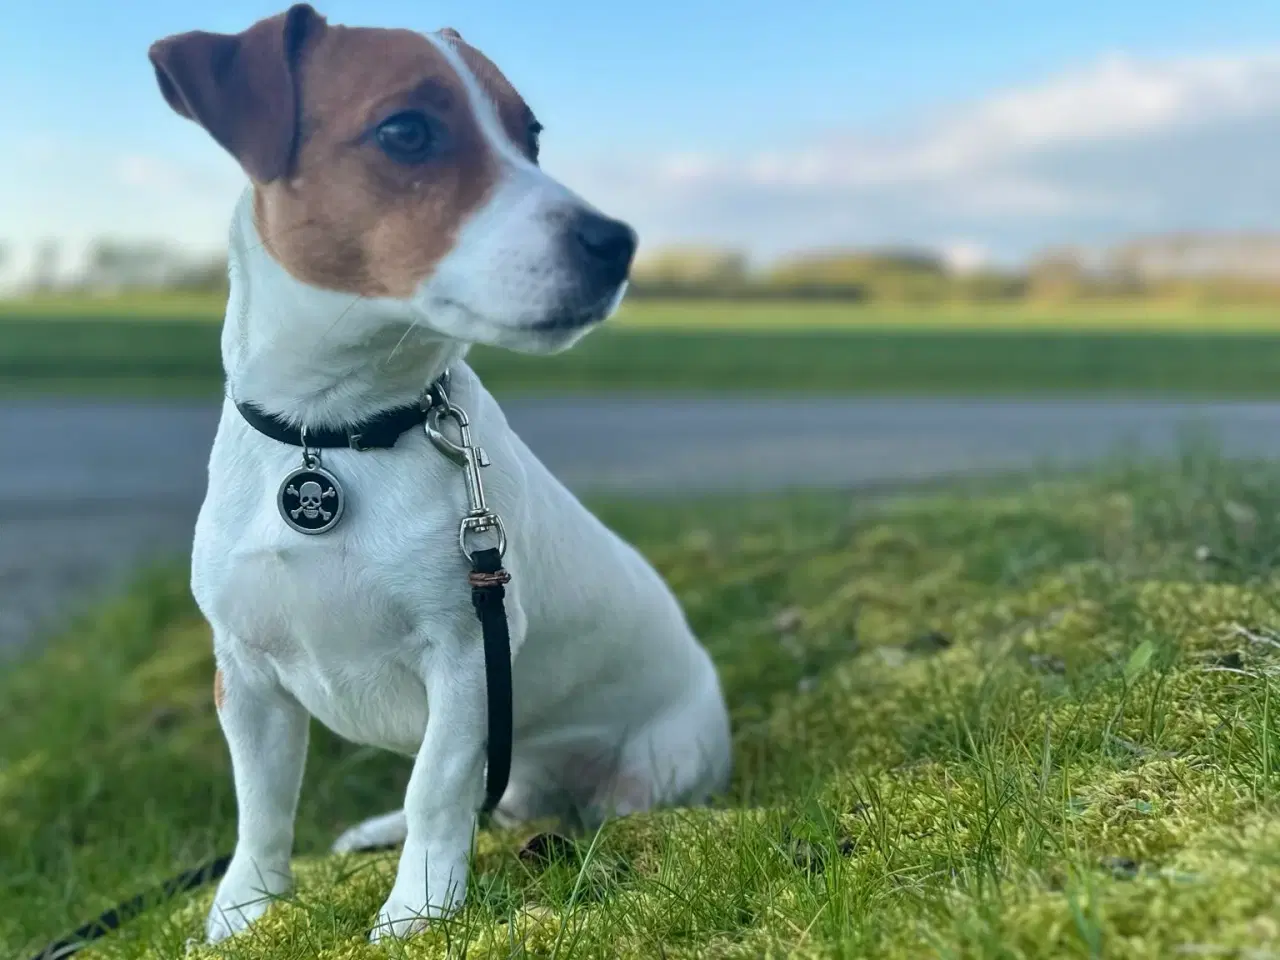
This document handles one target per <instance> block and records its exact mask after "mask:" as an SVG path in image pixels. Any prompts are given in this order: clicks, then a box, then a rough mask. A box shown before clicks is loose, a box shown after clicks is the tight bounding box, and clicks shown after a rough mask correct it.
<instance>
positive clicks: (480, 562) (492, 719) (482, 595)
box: [468, 547, 514, 819]
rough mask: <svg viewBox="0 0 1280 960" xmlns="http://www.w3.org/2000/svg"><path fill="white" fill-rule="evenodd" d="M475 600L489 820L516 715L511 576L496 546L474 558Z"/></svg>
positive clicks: (507, 763) (506, 767)
mask: <svg viewBox="0 0 1280 960" xmlns="http://www.w3.org/2000/svg"><path fill="white" fill-rule="evenodd" d="M468 579H469V580H470V581H471V604H472V606H474V607H475V608H476V616H477V617H478V618H479V619H480V631H481V633H482V634H483V635H484V682H485V695H486V697H487V699H488V714H489V739H488V744H487V750H488V754H489V764H488V771H487V772H486V774H485V790H484V806H483V807H481V808H480V813H481V815H482V816H484V817H485V818H486V819H487V818H488V816H489V814H491V813H493V811H494V809H495V808H496V807H497V806H498V803H499V802H500V801H501V800H502V795H503V794H504V793H505V792H506V790H507V779H508V778H509V777H510V776H511V739H512V730H513V726H514V718H513V717H512V712H511V706H512V704H511V634H510V633H509V632H508V630H507V609H506V604H505V603H504V597H505V596H506V588H505V585H506V584H507V583H510V582H511V574H509V573H507V571H505V570H503V569H502V554H501V553H500V552H499V551H498V550H497V549H495V548H492V547H490V548H489V549H487V550H477V551H476V552H475V554H473V555H472V558H471V576H470V577H469V578H468Z"/></svg>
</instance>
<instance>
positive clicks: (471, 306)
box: [150, 4, 731, 941]
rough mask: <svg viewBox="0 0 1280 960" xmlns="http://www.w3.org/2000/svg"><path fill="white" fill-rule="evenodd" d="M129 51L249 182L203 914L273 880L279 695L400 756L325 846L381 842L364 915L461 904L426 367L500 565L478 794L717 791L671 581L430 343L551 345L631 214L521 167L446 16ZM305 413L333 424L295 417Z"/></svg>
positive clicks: (475, 637)
mask: <svg viewBox="0 0 1280 960" xmlns="http://www.w3.org/2000/svg"><path fill="white" fill-rule="evenodd" d="M150 59H151V63H152V65H153V66H154V68H155V72H156V78H157V81H158V83H159V86H160V90H161V92H162V93H163V95H164V98H165V100H166V101H167V102H168V104H169V106H170V107H172V108H173V109H174V110H175V111H176V112H177V113H178V114H180V115H181V116H183V117H186V118H188V119H190V120H192V121H194V122H195V123H197V124H199V125H200V126H201V127H203V128H204V129H205V130H206V131H207V132H208V133H209V135H210V136H212V137H213V139H214V140H216V141H217V142H218V143H219V144H220V145H221V146H222V147H223V148H224V149H225V150H227V151H228V152H229V153H230V154H231V155H232V156H233V157H234V158H235V159H236V160H237V161H238V162H239V164H240V166H241V167H242V168H243V170H244V172H245V174H247V176H248V179H249V181H250V184H249V187H248V189H247V190H246V191H245V193H244V195H243V196H242V198H241V200H240V201H239V204H238V206H237V207H236V210H235V214H234V217H233V221H232V225H231V231H230V254H229V270H228V272H229V279H230V297H229V301H228V306H227V312H226V321H225V325H224V327H223V332H222V358H223V363H224V366H225V371H226V391H227V398H226V400H225V402H224V404H223V409H222V417H221V421H220V423H219V425H218V431H217V436H216V438H215V440H214V444H213V449H212V453H211V456H210V461H209V486H208V491H207V494H206V497H205V500H204V503H203V506H202V507H201V510H200V514H199V518H198V520H197V522H196V527H195V538H194V546H193V553H192V575H191V585H192V592H193V594H194V596H195V598H196V601H197V603H198V604H199V607H200V609H201V611H202V613H203V614H204V616H205V617H206V618H207V620H208V621H209V623H210V625H211V626H212V630H213V644H214V651H215V658H216V662H217V669H218V672H217V675H216V677H215V691H214V697H215V701H216V703H217V708H218V716H219V719H220V723H221V726H222V729H223V732H224V734H225V737H226V741H227V745H228V748H229V751H230V754H231V761H232V767H233V772H234V780H235V790H236V801H237V808H238V832H237V842H236V846H235V851H234V855H233V857H232V860H231V863H230V866H229V867H228V870H227V873H226V875H225V876H224V877H223V879H222V881H221V884H220V885H219V887H218V890H217V894H216V897H215V900H214V905H213V909H212V911H211V913H210V915H209V919H208V923H207V928H206V933H207V937H208V939H209V940H210V941H217V940H221V939H222V938H224V937H227V936H229V935H232V934H234V933H236V932H238V931H240V930H242V929H244V928H245V927H246V926H248V925H249V924H251V923H252V922H253V921H254V920H255V919H256V918H258V917H259V916H260V915H262V913H263V912H264V911H265V910H266V909H267V906H268V903H269V899H270V898H271V897H272V896H274V895H279V894H281V893H283V892H285V891H287V890H288V889H289V887H290V884H291V872H290V856H291V850H292V845H293V821H294V816H295V811H296V807H297V802H298V794H299V790H300V784H301V781H302V774H303V765H304V758H305V755H306V750H307V737H308V726H309V717H310V716H314V717H316V718H317V719H318V720H320V721H321V722H322V723H323V724H325V726H327V727H328V728H329V729H331V730H333V731H334V732H335V733H337V734H338V735H339V736H342V737H344V738H346V739H349V740H352V741H355V742H357V743H362V744H369V745H373V746H376V747H380V748H384V749H387V750H392V751H396V752H398V753H402V754H405V755H407V756H410V757H413V769H412V773H411V775H410V777H409V783H408V788H407V790H406V793H405V797H404V801H403V809H402V810H400V811H397V812H394V813H390V814H386V815H384V816H380V817H376V818H374V819H371V820H368V821H366V822H365V823H363V824H360V825H358V826H355V827H353V828H352V829H350V830H348V831H347V832H346V833H345V834H343V836H341V837H340V838H339V839H338V841H337V843H336V844H335V849H337V850H356V849H362V848H367V847H372V846H384V845H394V844H401V843H402V844H403V852H402V855H401V857H400V861H399V866H398V869H397V874H396V879H395V882H394V885H393V887H392V890H391V893H390V895H389V896H388V898H387V900H386V902H385V904H383V906H382V907H381V909H380V910H379V911H378V916H377V917H376V918H375V920H374V924H373V932H372V934H371V937H372V939H375V940H377V939H380V938H383V937H386V936H403V935H407V934H410V933H413V932H415V931H417V930H419V929H421V928H422V926H423V924H424V923H426V922H427V921H428V920H429V919H430V918H432V917H440V916H447V915H448V914H450V913H451V912H453V911H454V910H456V909H457V908H458V907H459V906H460V905H461V903H462V902H463V899H464V897H465V894H466V886H467V872H468V860H469V856H470V851H471V844H472V841H473V832H474V829H475V828H476V825H477V817H478V809H479V807H480V804H481V797H482V794H483V791H484V777H485V766H486V763H485V760H486V672H485V659H484V650H483V644H482V642H481V629H480V625H479V624H478V623H477V619H476V616H475V612H474V611H473V610H472V608H471V597H470V594H469V591H468V589H467V582H468V570H467V566H466V560H465V558H464V556H463V555H462V554H460V552H459V549H458V547H459V519H460V518H462V517H465V516H467V515H468V511H469V509H471V508H474V506H475V502H474V498H472V500H471V501H470V503H469V502H468V494H469V493H471V492H472V489H471V487H472V484H471V483H470V482H469V480H468V482H467V483H464V477H463V473H464V471H463V470H460V468H459V465H458V462H455V460H454V459H450V457H448V456H445V455H443V454H442V452H441V450H442V449H444V448H445V447H448V446H449V443H448V442H447V441H446V442H445V443H444V445H443V446H442V445H441V443H439V442H433V441H439V440H440V438H439V436H438V435H437V436H435V437H433V436H431V435H430V426H431V423H430V420H427V421H426V422H425V423H424V417H423V416H421V415H418V414H420V413H421V411H422V410H423V408H424V406H427V403H425V402H424V399H423V398H424V396H427V395H428V391H429V390H432V389H435V388H433V387H432V385H433V384H439V383H440V382H441V381H440V378H441V377H442V375H444V374H445V373H446V371H448V373H449V379H448V381H447V383H448V395H447V399H446V400H445V401H444V402H445V403H446V404H447V405H449V406H448V409H447V411H446V412H449V413H452V414H454V420H455V422H456V424H457V425H458V426H459V427H462V426H463V424H466V425H467V426H468V428H469V430H470V432H471V434H470V435H471V436H473V437H474V438H475V440H474V442H476V443H478V442H480V441H483V444H484V447H485V450H486V452H487V454H488V458H485V457H484V455H483V454H480V453H479V451H478V450H475V451H474V452H475V453H476V454H478V459H479V466H484V467H485V469H484V471H483V472H484V481H485V489H486V490H487V494H488V498H489V501H488V502H489V503H491V504H492V507H493V513H495V514H497V515H498V516H499V517H501V518H502V521H503V522H504V523H505V532H506V541H507V543H506V554H505V564H504V566H505V569H506V571H508V572H509V574H510V577H511V580H510V584H509V586H508V587H507V588H506V603H507V618H508V624H509V629H510V656H511V658H512V663H511V666H510V669H511V671H512V674H513V676H514V681H513V684H514V693H513V701H512V702H513V711H514V722H513V724H512V730H513V735H512V743H513V746H512V748H511V760H510V762H511V766H510V777H509V780H508V785H507V788H506V790H505V792H503V793H502V794H501V802H500V803H499V804H498V805H497V809H496V811H495V813H494V815H495V818H496V819H497V820H498V822H499V823H502V824H507V825H510V824H514V823H520V822H527V821H530V820H533V819H540V818H544V817H557V818H563V819H566V820H569V821H571V822H576V823H578V824H579V825H582V824H592V823H599V822H601V821H602V819H603V818H604V817H606V816H609V815H624V814H627V813H631V812H635V811H641V810H647V809H651V808H653V807H655V806H658V805H664V804H673V803H690V804H692V803H701V802H704V801H706V800H707V799H709V798H710V796H712V795H713V794H715V793H716V792H718V791H720V790H721V789H723V788H724V787H725V786H726V785H727V781H728V777H729V775H730V766H731V747H730V732H729V721H728V715H727V712H726V709H725V704H724V699H723V696H722V692H721V686H720V682H719V679H718V677H717V675H716V672H715V669H714V667H713V665H712V663H711V660H710V658H709V657H708V656H707V653H706V652H705V650H704V649H703V648H702V646H701V645H700V644H699V643H698V641H697V640H696V639H695V638H694V636H693V634H692V633H691V631H690V628H689V626H688V624H687V622H686V619H685V617H684V614H683V612H682V611H681V609H680V607H679V605H678V604H677V601H676V600H675V598H674V597H673V596H672V594H671V592H670V591H669V590H668V588H667V586H666V585H665V584H664V583H663V581H662V580H661V578H660V577H659V575H658V574H657V573H656V572H655V571H654V570H653V568H652V567H651V566H650V565H649V564H648V563H647V562H646V561H645V560H644V559H643V558H642V557H641V556H640V554H639V553H638V552H637V551H636V550H634V549H633V548H632V547H631V546H630V545H628V544H627V543H625V542H624V541H622V540H621V539H620V538H619V537H617V536H616V535H615V534H614V533H613V532H611V531H610V530H609V529H607V528H606V527H605V526H604V525H602V524H601V523H600V522H599V521H598V520H597V519H596V518H595V517H594V516H593V515H592V514H591V513H589V512H588V511H587V510H586V508H584V507H583V506H582V505H581V504H580V503H579V502H578V500H577V499H575V498H574V496H573V495H572V494H571V493H569V492H568V490H566V488H565V487H563V486H562V485H561V484H560V483H559V482H558V481H557V480H556V479H555V478H554V477H553V476H552V475H551V474H550V473H549V472H548V471H547V469H546V468H545V467H544V466H543V464H542V463H541V462H540V461H539V460H538V459H537V458H536V457H535V456H534V455H533V454H532V453H531V452H530V451H529V449H528V448H527V447H526V446H525V445H524V443H523V442H522V441H521V440H520V438H519V437H517V436H516V434H515V433H513V432H512V430H511V428H510V427H509V426H508V424H507V421H506V419H505V417H504V416H503V413H502V411H501V410H500V409H499V407H498V404H497V403H496V402H495V400H494V398H493V397H492V396H491V395H490V394H489V392H488V391H487V390H486V389H485V388H484V387H483V386H482V385H481V384H480V383H479V381H478V380H477V379H476V377H475V375H474V374H473V373H472V371H471V370H470V369H469V368H468V366H467V365H466V363H465V362H464V357H465V355H466V353H467V350H468V346H469V345H470V344H472V343H487V344H494V345H498V346H501V347H505V348H509V349H513V350H517V351H521V352H525V353H553V352H557V351H560V350H563V349H566V348H568V347H569V346H570V345H572V344H573V343H574V342H576V341H577V340H578V339H580V338H581V337H582V336H583V335H584V334H585V333H586V332H587V331H588V330H589V329H590V328H592V327H593V326H594V325H595V324H597V323H599V322H600V321H602V320H604V319H605V318H606V317H608V316H609V315H610V314H611V313H612V312H613V311H614V310H615V308H616V307H617V305H618V303H619V301H620V300H621V298H622V295H623V292H624V290H625V287H626V282H627V276H628V272H629V270H630V264H631V261H632V257H633V255H634V252H635V247H636V236H635V233H634V232H633V231H632V229H631V228H630V227H629V226H627V225H626V224H623V223H620V222H618V221H616V220H611V219H608V218H606V217H604V216H603V215H602V214H601V213H600V212H599V211H597V210H596V209H595V208H593V207H592V206H590V205H589V204H588V203H587V202H586V201H584V200H583V199H581V198H580V197H578V196H577V195H576V194H574V193H573V192H571V191H570V190H568V189H567V188H566V187H564V186H562V185H561V184H560V183H558V182H557V181H556V180H554V179H552V177H550V176H549V175H547V174H546V173H545V172H544V171H543V170H542V169H541V168H540V167H539V166H538V133H539V131H540V129H541V128H540V125H539V124H538V122H537V120H536V119H535V118H534V115H533V113H532V111H531V110H530V109H529V107H528V106H527V105H526V104H525V102H524V101H523V100H522V99H521V97H520V95H519V94H517V93H516V91H515V90H514V89H513V88H512V86H511V84H510V83H509V82H508V81H507V79H506V78H505V77H504V76H503V75H502V73H501V72H500V71H499V70H498V69H497V67H495V66H494V65H493V64H492V63H491V62H490V61H489V60H488V59H486V58H485V57H484V56H483V55H482V54H481V53H480V52H479V51H477V50H476V49H475V48H474V47H471V46H469V45H468V44H467V43H465V42H464V41H463V40H462V38H461V37H460V36H459V35H458V33H457V32H456V31H453V30H447V29H446V30H441V31H439V32H438V33H435V34H422V33H416V32H412V31H409V30H386V29H366V28H351V27H344V26H338V25H333V24H329V23H327V22H326V20H325V19H324V17H322V16H321V15H319V14H318V13H316V12H315V10H313V9H312V8H311V7H310V6H307V5H305V4H300V5H295V6H293V7H291V8H290V9H289V10H288V11H287V12H285V13H283V14H280V15H278V16H274V17H270V18H268V19H265V20H262V21H260V22H258V23H256V24H254V25H253V26H251V27H249V28H248V29H247V30H245V31H244V32H242V33H239V34H233V35H232V34H214V33H207V32H201V31H197V32H191V33H184V34H179V35H176V36H172V37H168V38H166V39H163V40H160V41H158V42H157V43H156V44H154V45H153V46H152V48H151V50H150ZM462 411H465V414H464V413H462ZM406 424H408V425H409V426H410V427H412V426H414V425H417V426H418V427H419V429H406V427H405V425H406ZM424 426H425V427H426V428H427V429H425V430H424V429H421V427H424ZM402 431H403V432H402ZM335 435H336V436H337V437H338V438H339V439H340V441H341V443H342V447H339V446H338V445H337V443H327V442H323V438H325V437H330V438H332V437H333V436H335ZM285 437H289V438H291V439H288V440H286V439H285ZM362 437H363V439H362ZM348 440H349V441H350V442H349V443H348V442H347V441H348ZM468 442H471V441H469V440H468V439H467V436H465V435H464V436H462V438H461V439H460V440H458V441H456V442H454V443H453V448H454V449H455V450H457V449H460V447H461V446H465V445H466V444H467V443H468ZM469 455H470V454H468V456H469ZM459 462H460V461H459ZM490 462H491V464H492V465H491V466H490V465H489V463H490ZM473 472H474V473H476V474H478V473H479V471H478V470H474V471H473ZM472 512H474V510H473V511H472ZM478 529H484V527H483V525H481V528H478ZM473 532H474V531H473ZM489 532H492V529H491V528H489ZM463 539H464V548H465V539H466V531H464V535H463ZM501 662H503V665H504V669H506V667H507V664H506V661H505V658H504V659H503V660H502V661H501Z"/></svg>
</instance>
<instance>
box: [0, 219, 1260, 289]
mask: <svg viewBox="0 0 1280 960" xmlns="http://www.w3.org/2000/svg"><path fill="white" fill-rule="evenodd" d="M7 259H9V258H8V257H7V256H6V252H5V250H4V249H3V248H0V271H2V270H3V268H4V265H5V264H4V261H6V260H7ZM25 286H26V288H27V289H28V290H30V291H33V292H37V293H38V292H45V291H50V290H53V289H59V290H62V291H79V292H84V293H89V294H98V295H112V294H120V293H126V292H141V291H156V290H166V291H178V292H187V293H192V294H201V293H207V294H210V295H225V293H226V289H227V264H226V258H225V256H223V255H217V256H206V257H199V258H191V257H189V256H184V255H183V254H182V253H181V252H179V251H177V250H175V249H173V248H172V247H170V246H167V245H166V244H164V243H160V242H153V243H137V242H121V241H114V240H106V239H104V240H99V241H97V242H96V243H94V244H92V245H91V246H90V248H89V249H88V251H87V252H86V254H85V255H84V257H83V259H82V262H81V263H80V264H79V266H78V267H77V268H76V269H75V270H73V271H70V272H68V271H67V270H65V269H60V266H59V250H58V248H57V245H56V244H54V243H52V242H47V243H44V244H42V245H40V246H39V247H38V248H37V249H36V251H35V256H34V260H33V262H32V265H31V268H30V270H29V271H28V276H27V283H26V284H25ZM628 296H629V297H630V298H635V299H681V300H688V299H717V300H725V299H741V300H769V299H778V300H815V301H820V300H829V301H846V302H847V301H864V302H868V303H883V304H930V303H945V302H999V301H1008V302H1018V301H1030V302H1040V303H1072V302H1081V301H1088V300H1125V299H1134V300H1175V301H1186V300H1194V301H1197V302H1206V303H1280V237H1269V236H1256V237H1248V236H1234V237H1231V236H1228V237H1214V236H1207V237H1206V236H1197V235H1191V234H1183V235H1167V236H1159V237H1154V238H1148V239H1145V240H1132V241H1129V242H1127V243H1125V244H1122V245H1119V246H1117V247H1115V248H1114V249H1112V250H1110V251H1105V252H1103V253H1102V254H1099V255H1094V256H1090V255H1088V254H1086V253H1085V252H1082V251H1079V250H1074V249H1071V248H1060V249H1051V250H1046V251H1044V252H1043V253H1041V254H1040V255H1039V256H1037V257H1035V258H1034V259H1033V260H1032V261H1031V262H1029V263H1028V264H1026V265H1024V266H1021V267H1019V268H1011V267H1007V268H995V267H982V266H974V267H971V268H969V269H964V270H957V269H955V268H953V267H952V265H950V264H949V263H948V262H947V260H946V259H945V258H944V257H943V256H942V255H941V254H938V253H935V252H932V251H927V250H912V249H883V250H827V251H813V252H809V253H801V254H794V255H791V256H788V257H785V258H783V259H780V260H777V261H775V262H773V263H770V264H767V265H764V266H760V267H754V268H753V267H752V265H751V264H750V262H749V260H748V258H747V257H746V256H745V255H744V254H743V253H741V252H740V251H736V250H729V249H719V248H714V247H697V246H685V247H668V248H664V249H659V250H656V251H653V252H652V253H648V254H645V253H644V252H643V250H642V254H641V258H640V259H639V260H638V261H637V263H636V265H635V267H634V269H633V273H632V284H631V289H630V291H629V294H628Z"/></svg>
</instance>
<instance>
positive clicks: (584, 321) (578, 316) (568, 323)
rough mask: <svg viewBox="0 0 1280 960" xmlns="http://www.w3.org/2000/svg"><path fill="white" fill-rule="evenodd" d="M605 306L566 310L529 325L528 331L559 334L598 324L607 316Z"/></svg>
mask: <svg viewBox="0 0 1280 960" xmlns="http://www.w3.org/2000/svg"><path fill="white" fill-rule="evenodd" d="M605 306H606V305H605V304H601V305H598V306H596V307H593V308H592V309H590V310H566V311H561V312H560V313H556V314H553V315H552V316H550V317H547V318H545V319H543V320H539V321H538V322H537V323H532V324H530V325H529V329H530V330H536V331H537V332H538V333H559V332H563V331H565V330H579V329H581V328H582V327H589V326H591V325H593V324H597V323H600V322H601V321H603V320H604V318H605V317H606V316H608V310H606V309H605Z"/></svg>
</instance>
